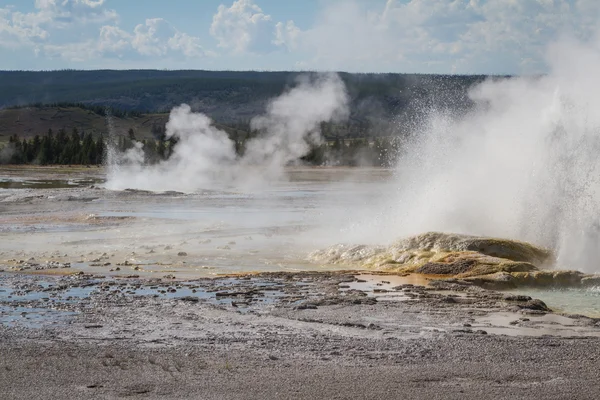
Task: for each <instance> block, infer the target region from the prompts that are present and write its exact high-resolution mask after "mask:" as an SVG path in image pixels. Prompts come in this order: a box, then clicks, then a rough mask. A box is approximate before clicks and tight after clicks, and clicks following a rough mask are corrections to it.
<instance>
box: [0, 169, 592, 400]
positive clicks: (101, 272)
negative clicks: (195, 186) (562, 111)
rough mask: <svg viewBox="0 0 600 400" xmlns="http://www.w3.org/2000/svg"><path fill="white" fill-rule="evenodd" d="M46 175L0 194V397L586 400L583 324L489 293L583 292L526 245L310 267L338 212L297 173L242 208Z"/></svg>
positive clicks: (588, 342) (432, 249)
mask: <svg viewBox="0 0 600 400" xmlns="http://www.w3.org/2000/svg"><path fill="white" fill-rule="evenodd" d="M49 171H50V170H48V169H44V168H39V169H35V170H33V171H25V172H24V171H22V170H21V169H19V168H15V169H9V170H4V171H3V176H6V178H2V179H4V181H2V179H0V181H2V182H0V183H3V184H4V185H5V186H6V187H7V188H8V189H6V190H4V189H3V190H0V398H1V399H37V398H39V399H49V398H56V399H79V398H121V397H130V398H148V399H153V398H193V399H197V398H202V399H222V398H233V399H236V398H239V399H246V398H260V399H287V398H289V399H297V398H306V399H323V398H326V399H327V398H331V399H350V398H372V399H390V398H427V399H432V398H433V399H435V398H440V399H452V398H456V399H481V398H486V399H487V398H502V399H504V398H545V399H564V398H574V399H575V398H577V399H587V398H589V399H596V398H598V397H599V396H600V379H598V378H599V375H600V372H599V370H598V368H597V365H598V360H599V359H600V358H599V357H600V346H598V343H599V340H600V320H599V319H597V318H590V317H584V316H580V315H559V314H557V313H554V312H552V311H551V310H549V309H548V307H547V306H546V304H544V303H543V302H542V301H539V300H536V299H532V298H531V297H529V296H526V295H515V294H510V293H508V292H500V291H495V290H492V289H495V288H496V286H498V285H499V284H500V283H501V285H500V286H502V287H503V288H507V287H515V286H518V285H521V284H524V283H526V284H540V285H543V286H548V285H550V286H552V285H555V284H560V285H567V284H568V285H577V286H586V287H587V286H588V285H589V284H596V282H597V279H600V278H598V277H597V276H585V275H583V274H581V273H576V272H573V273H571V272H569V273H556V271H551V270H550V271H546V270H544V269H543V268H545V266H544V265H541V264H542V263H541V262H542V261H543V260H542V259H545V258H546V257H550V254H547V253H546V252H545V250H543V249H536V248H534V247H532V246H531V245H528V244H522V243H517V242H513V241H498V240H496V239H489V238H473V237H464V236H457V235H445V234H439V233H429V234H425V235H421V236H418V237H415V238H409V239H404V240H401V241H399V242H396V243H393V244H391V245H390V246H364V245H363V246H334V247H328V248H325V249H324V250H322V251H318V252H315V253H314V254H313V260H317V261H318V262H316V263H311V262H309V261H308V260H305V259H304V258H302V257H306V255H307V254H308V252H307V251H306V249H307V248H310V249H311V250H314V249H317V248H320V247H319V246H316V245H315V243H321V239H322V237H319V235H318V234H319V230H318V229H315V226H314V221H315V220H318V218H320V217H322V215H331V214H333V213H334V211H335V210H336V209H343V207H345V206H347V204H345V203H344V201H352V202H355V201H356V200H354V197H353V196H357V194H356V193H355V192H354V191H350V192H339V193H338V194H339V196H338V197H334V198H333V199H332V197H331V196H332V193H331V191H332V189H331V187H330V186H327V185H326V184H325V183H323V184H321V183H318V182H321V180H320V179H324V178H325V177H324V176H321V175H318V176H316V177H315V176H313V175H314V171H309V175H310V176H309V177H308V178H302V179H301V180H300V182H301V183H302V184H301V185H300V184H290V185H289V186H283V187H280V188H278V190H276V191H273V192H272V193H267V194H258V195H247V194H244V193H237V192H210V191H206V192H202V193H195V194H183V193H176V192H165V193H153V192H143V191H120V192H112V191H108V190H106V189H103V188H102V187H101V186H98V185H97V184H96V182H95V181H93V182H92V181H90V180H89V179H95V180H98V181H101V180H102V179H103V173H102V172H101V171H96V170H93V171H91V172H90V171H87V170H81V171H79V170H78V171H73V170H65V171H63V170H62V169H61V170H52V172H51V173H50V172H49ZM307 173H308V172H307ZM24 176H27V179H29V180H27V179H23V177H24ZM317 178H318V179H317ZM330 179H333V178H331V177H328V178H327V179H324V180H323V182H329V180H330ZM336 179H337V178H336ZM333 180H334V181H335V179H333ZM315 182H316V183H315ZM336 190H337V189H336ZM372 192H373V193H378V192H377V191H376V190H373V191H372ZM336 193H337V192H336ZM274 216H276V217H277V218H275V217H274ZM342 216H343V218H346V219H347V214H343V213H342ZM331 225H332V226H335V224H331ZM323 236H325V237H327V235H323ZM538 250H539V251H538ZM319 260H321V261H319ZM323 260H325V261H323ZM348 268H355V270H346V271H338V270H340V269H348ZM365 268H370V269H371V272H368V271H362V270H363V269H365ZM253 269H259V270H261V271H263V272H261V273H253V274H252V273H249V272H250V271H252V270H253ZM334 270H335V271H334ZM264 271H277V272H264ZM314 271H318V272H314ZM219 272H227V273H233V272H239V274H237V275H229V276H220V275H218V273H219ZM440 273H443V274H444V276H441V275H437V276H431V275H428V274H440ZM209 276H211V277H209ZM431 278H435V279H436V280H431ZM440 279H441V280H440ZM482 286H485V287H486V288H485V289H484V288H482Z"/></svg>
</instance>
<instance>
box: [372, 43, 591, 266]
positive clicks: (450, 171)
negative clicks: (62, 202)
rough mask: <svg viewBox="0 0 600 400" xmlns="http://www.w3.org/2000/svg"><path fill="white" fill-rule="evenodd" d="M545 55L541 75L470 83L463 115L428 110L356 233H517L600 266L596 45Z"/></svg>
mask: <svg viewBox="0 0 600 400" xmlns="http://www.w3.org/2000/svg"><path fill="white" fill-rule="evenodd" d="M549 60H550V65H551V72H550V73H549V74H548V75H546V76H542V77H535V78H513V79H500V80H489V81H487V82H484V83H483V84H480V85H478V86H477V87H474V88H473V89H472V91H471V93H470V96H471V98H472V99H473V100H475V102H476V104H477V107H476V108H475V110H473V111H472V112H471V113H469V114H468V115H467V116H465V117H461V118H456V117H454V116H452V115H447V114H444V113H436V112H434V111H431V112H430V115H429V118H428V119H427V121H426V122H424V123H423V125H422V127H421V131H420V132H419V134H418V135H417V139H415V140H414V141H413V142H412V143H411V144H410V145H409V148H408V149H407V151H406V152H405V153H406V156H405V157H403V158H402V159H401V160H400V161H399V163H398V166H397V173H396V175H397V178H396V179H395V194H394V195H393V196H391V200H390V201H389V202H386V203H385V205H383V206H382V208H380V211H377V212H375V213H373V212H371V213H369V214H368V217H366V222H365V223H364V224H361V231H362V232H363V233H366V234H367V235H371V236H377V237H379V238H384V237H387V238H388V240H389V238H396V237H398V236H405V235H412V234H418V233H422V232H426V231H430V230H435V231H450V232H458V233H465V234H475V235H487V236H498V237H506V238H512V239H521V240H526V241H530V242H533V243H536V244H539V245H543V246H546V247H548V248H551V249H553V250H554V251H555V252H556V254H557V266H558V267H560V268H571V269H580V270H585V271H595V272H600V218H599V217H600V112H599V110H600V75H598V73H597V71H598V69H599V68H600V50H599V47H598V46H591V45H585V46H583V45H581V44H576V43H574V42H573V41H569V42H562V43H559V44H557V45H555V46H554V47H552V48H551V51H550V56H549ZM378 213H379V215H376V214H378ZM369 225H370V227H369V228H368V229H367V228H366V227H368V226H369Z"/></svg>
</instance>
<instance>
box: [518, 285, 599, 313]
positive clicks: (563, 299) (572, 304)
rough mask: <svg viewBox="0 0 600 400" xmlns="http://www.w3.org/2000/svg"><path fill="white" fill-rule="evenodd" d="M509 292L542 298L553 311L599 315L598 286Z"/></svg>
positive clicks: (525, 289) (524, 289)
mask: <svg viewBox="0 0 600 400" xmlns="http://www.w3.org/2000/svg"><path fill="white" fill-rule="evenodd" d="M510 293H514V294H521V295H527V296H531V297H533V298H536V299H540V300H542V301H543V302H544V303H546V305H547V306H548V307H550V308H551V309H552V310H553V311H557V312H563V313H568V314H580V315H586V316H588V317H600V287H591V288H566V289H534V288H529V289H527V288H523V289H517V290H511V291H510Z"/></svg>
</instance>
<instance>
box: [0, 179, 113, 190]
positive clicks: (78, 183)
mask: <svg viewBox="0 0 600 400" xmlns="http://www.w3.org/2000/svg"><path fill="white" fill-rule="evenodd" d="M102 182H104V180H103V179H95V178H85V179H16V178H0V189H66V188H74V187H84V186H90V185H97V184H100V183H102Z"/></svg>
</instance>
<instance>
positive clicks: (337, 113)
mask: <svg viewBox="0 0 600 400" xmlns="http://www.w3.org/2000/svg"><path fill="white" fill-rule="evenodd" d="M347 116H348V96H347V93H346V88H345V86H344V83H343V82H342V80H341V79H340V78H339V76H338V75H337V74H333V73H331V74H329V73H328V74H319V75H313V76H308V75H307V76H303V77H300V78H299V79H298V82H297V85H296V86H295V87H293V88H292V89H290V90H289V91H287V92H285V93H283V94H282V95H281V96H279V97H277V98H275V99H274V100H272V101H271V102H270V103H269V105H268V106H267V110H266V113H265V114H264V115H262V116H258V117H256V118H254V119H253V120H252V121H251V127H252V129H254V130H258V131H259V132H260V135H259V136H258V137H256V138H253V139H250V140H248V141H247V142H246V149H245V152H244V155H243V156H241V157H239V156H237V155H236V151H235V143H234V142H233V141H232V140H231V139H229V137H228V135H227V133H226V132H224V131H221V130H219V129H217V128H216V127H214V126H213V125H212V121H211V119H210V118H209V117H207V116H206V115H204V114H201V113H194V112H192V110H191V108H190V107H189V106H188V105H186V104H183V105H181V106H179V107H175V108H174V109H173V110H172V111H171V115H170V117H169V121H168V123H167V125H166V134H167V138H171V137H175V138H177V139H178V140H179V143H178V144H177V146H176V147H175V149H174V153H173V154H172V155H171V157H170V158H169V159H168V160H166V161H164V162H160V163H159V164H156V165H151V166H148V165H144V153H143V148H142V145H141V143H136V145H135V147H134V148H132V149H129V150H128V151H127V152H126V153H125V154H116V153H115V152H114V151H113V152H110V153H109V160H108V166H109V170H108V176H107V184H106V186H107V188H109V189H115V190H120V189H127V188H131V189H144V190H153V191H165V190H175V191H182V192H194V191H196V190H199V189H210V188H214V187H224V186H225V187H234V188H236V189H251V188H256V187H259V186H261V185H263V184H266V183H268V182H270V181H274V180H277V179H280V178H281V177H282V176H283V172H284V167H285V166H286V165H288V164H289V163H291V162H294V161H296V160H298V159H299V158H301V157H302V156H304V155H306V154H307V153H308V152H309V150H310V145H309V144H310V143H317V144H318V143H320V141H321V140H322V139H321V136H320V130H319V128H320V124H321V122H325V121H339V120H342V119H345V118H347Z"/></svg>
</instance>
